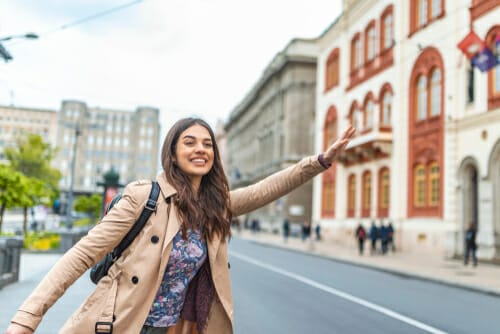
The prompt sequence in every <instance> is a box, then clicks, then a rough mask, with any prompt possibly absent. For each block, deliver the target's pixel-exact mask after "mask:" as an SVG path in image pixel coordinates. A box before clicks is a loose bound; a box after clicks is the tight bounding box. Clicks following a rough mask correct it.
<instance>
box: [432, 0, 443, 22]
mask: <svg viewBox="0 0 500 334" xmlns="http://www.w3.org/2000/svg"><path fill="white" fill-rule="evenodd" d="M431 1H432V7H431V18H433V19H435V18H436V17H438V16H440V15H441V13H442V11H443V9H442V8H441V1H442V0H431Z"/></svg>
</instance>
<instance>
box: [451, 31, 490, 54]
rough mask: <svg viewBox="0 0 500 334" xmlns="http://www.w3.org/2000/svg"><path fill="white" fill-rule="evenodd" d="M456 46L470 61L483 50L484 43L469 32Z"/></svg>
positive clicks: (472, 32) (473, 33)
mask: <svg viewBox="0 0 500 334" xmlns="http://www.w3.org/2000/svg"><path fill="white" fill-rule="evenodd" d="M457 46H458V48H459V49H460V50H462V52H463V53H464V54H465V55H466V56H467V58H469V59H472V58H474V56H476V54H477V53H478V52H480V51H482V50H483V49H484V46H485V44H484V41H483V40H482V39H481V38H480V37H479V36H478V35H476V33H475V32H474V31H472V30H471V31H470V32H469V34H468V35H467V36H465V38H464V39H463V40H462V41H461V42H460V43H458V45H457Z"/></svg>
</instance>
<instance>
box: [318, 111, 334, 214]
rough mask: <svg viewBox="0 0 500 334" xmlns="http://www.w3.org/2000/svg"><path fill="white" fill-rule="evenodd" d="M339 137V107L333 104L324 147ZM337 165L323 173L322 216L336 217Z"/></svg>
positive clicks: (328, 116) (326, 123)
mask: <svg viewBox="0 0 500 334" xmlns="http://www.w3.org/2000/svg"><path fill="white" fill-rule="evenodd" d="M336 138H337V109H336V108H335V107H334V106H331V107H330V108H329V109H328V112H327V114H326V117H325V123H324V126H323V148H324V149H326V148H327V147H328V146H330V145H331V144H332V143H333V142H334V140H335V139H336ZM335 184H336V179H335V166H332V167H330V168H329V169H328V170H326V171H325V172H323V175H322V191H321V192H322V194H321V216H322V217H324V218H332V217H335Z"/></svg>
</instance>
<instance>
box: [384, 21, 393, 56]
mask: <svg viewBox="0 0 500 334" xmlns="http://www.w3.org/2000/svg"><path fill="white" fill-rule="evenodd" d="M382 24H383V29H384V30H383V40H382V48H383V50H386V49H389V48H390V47H392V40H393V39H394V36H393V34H394V32H393V28H392V27H393V26H392V13H389V14H387V15H386V16H384V18H383V22H382Z"/></svg>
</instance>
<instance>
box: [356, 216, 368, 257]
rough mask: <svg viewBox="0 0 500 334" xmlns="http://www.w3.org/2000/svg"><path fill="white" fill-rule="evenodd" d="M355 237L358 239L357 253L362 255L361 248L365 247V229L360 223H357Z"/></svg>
mask: <svg viewBox="0 0 500 334" xmlns="http://www.w3.org/2000/svg"><path fill="white" fill-rule="evenodd" d="M355 234H356V238H357V239H358V250H359V255H363V250H364V248H365V239H366V230H365V228H364V227H363V225H362V224H361V223H359V225H358V227H357V228H356V232H355Z"/></svg>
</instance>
